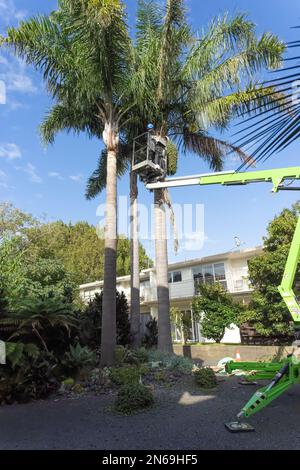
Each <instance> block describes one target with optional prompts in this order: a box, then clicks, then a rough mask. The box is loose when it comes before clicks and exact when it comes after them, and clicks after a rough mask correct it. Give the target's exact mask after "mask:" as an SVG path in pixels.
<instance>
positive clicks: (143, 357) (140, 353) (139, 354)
mask: <svg viewBox="0 0 300 470" xmlns="http://www.w3.org/2000/svg"><path fill="white" fill-rule="evenodd" d="M134 354H135V356H136V358H137V360H138V362H139V363H140V364H145V363H146V362H148V361H149V354H148V351H147V349H146V348H139V349H135V350H134Z"/></svg>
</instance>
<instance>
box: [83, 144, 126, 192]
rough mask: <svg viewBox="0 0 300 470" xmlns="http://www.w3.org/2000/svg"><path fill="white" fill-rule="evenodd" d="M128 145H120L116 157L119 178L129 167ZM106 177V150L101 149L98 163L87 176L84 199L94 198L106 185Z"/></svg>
mask: <svg viewBox="0 0 300 470" xmlns="http://www.w3.org/2000/svg"><path fill="white" fill-rule="evenodd" d="M128 150H129V149H128V147H126V146H124V145H123V146H122V145H121V146H120V151H119V155H118V159H117V175H118V177H119V178H120V177H121V176H123V175H124V174H125V173H126V171H127V170H128V168H129V161H130V157H131V152H129V151H128ZM106 177H107V151H106V150H103V151H102V152H101V155H100V157H99V160H98V165H97V168H96V169H95V171H94V172H93V173H92V175H91V176H90V177H89V179H88V181H87V185H86V191H85V197H86V199H94V198H95V197H96V196H98V195H99V194H101V192H102V191H103V190H104V189H105V187H106Z"/></svg>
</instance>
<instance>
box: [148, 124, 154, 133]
mask: <svg viewBox="0 0 300 470" xmlns="http://www.w3.org/2000/svg"><path fill="white" fill-rule="evenodd" d="M147 129H148V131H151V130H152V129H154V125H153V124H151V122H150V123H149V124H147Z"/></svg>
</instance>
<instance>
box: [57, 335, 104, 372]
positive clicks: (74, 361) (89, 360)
mask: <svg viewBox="0 0 300 470" xmlns="http://www.w3.org/2000/svg"><path fill="white" fill-rule="evenodd" d="M62 362H63V366H64V367H65V369H66V370H67V371H68V373H69V374H71V375H75V376H76V375H78V374H79V373H81V371H83V370H86V369H89V368H91V367H92V366H93V365H95V362H96V355H95V353H94V352H93V351H91V350H90V349H89V348H88V347H87V346H81V345H80V344H79V343H77V344H76V346H72V345H70V351H68V352H67V353H66V354H65V357H64V359H63V361H62Z"/></svg>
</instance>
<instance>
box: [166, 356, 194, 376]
mask: <svg viewBox="0 0 300 470" xmlns="http://www.w3.org/2000/svg"><path fill="white" fill-rule="evenodd" d="M166 366H167V368H168V369H170V370H173V371H177V372H181V373H183V374H188V373H190V372H191V371H192V369H193V367H194V363H193V361H192V360H191V359H189V358H188V357H181V356H171V357H170V360H169V361H168V362H167V364H166Z"/></svg>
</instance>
